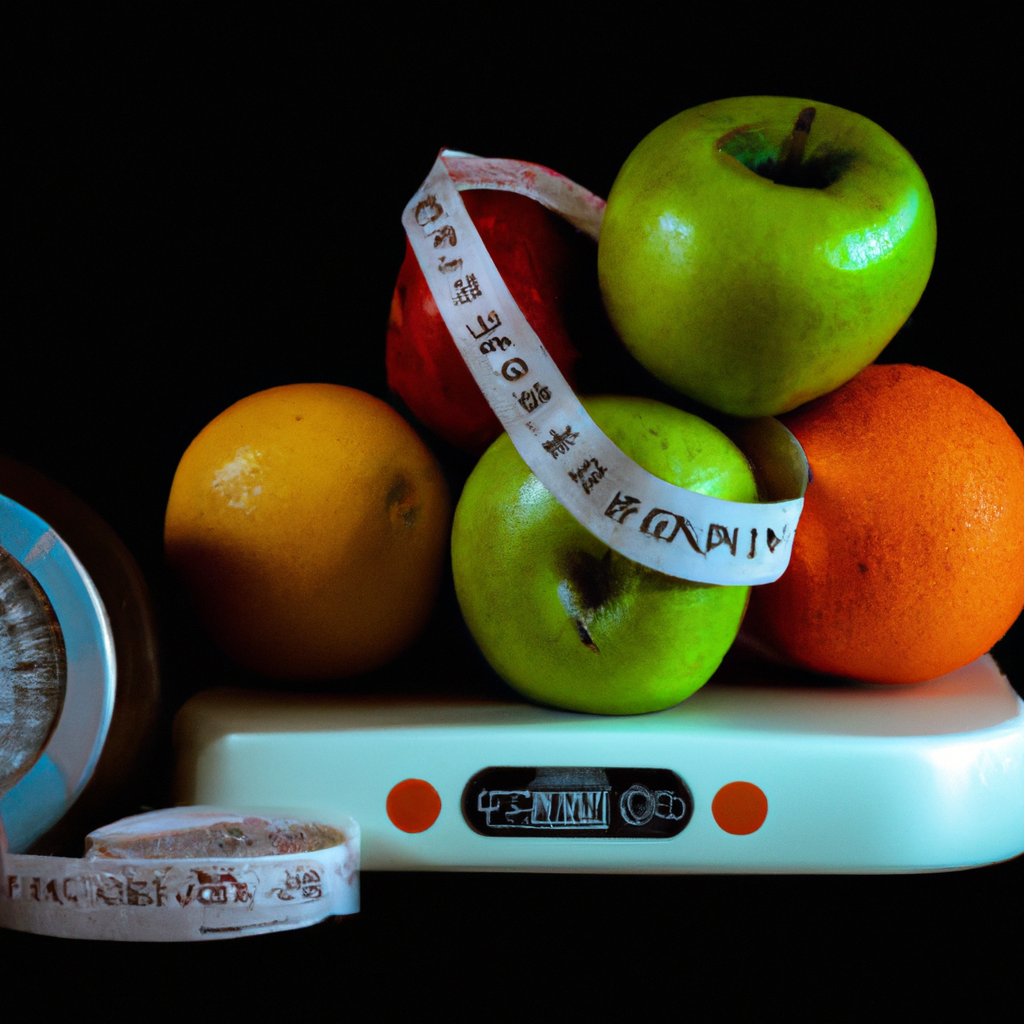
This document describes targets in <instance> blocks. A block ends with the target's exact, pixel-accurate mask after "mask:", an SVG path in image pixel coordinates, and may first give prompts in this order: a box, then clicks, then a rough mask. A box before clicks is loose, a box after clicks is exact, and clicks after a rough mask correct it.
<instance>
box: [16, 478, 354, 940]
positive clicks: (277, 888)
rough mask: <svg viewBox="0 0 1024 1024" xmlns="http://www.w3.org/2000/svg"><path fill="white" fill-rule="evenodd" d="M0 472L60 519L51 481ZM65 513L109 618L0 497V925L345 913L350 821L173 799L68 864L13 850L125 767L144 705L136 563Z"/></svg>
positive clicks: (262, 928) (145, 647)
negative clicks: (173, 804) (129, 734)
mask: <svg viewBox="0 0 1024 1024" xmlns="http://www.w3.org/2000/svg"><path fill="white" fill-rule="evenodd" d="M0 469H3V470H4V471H5V473H6V475H7V477H8V481H10V480H11V479H13V480H14V485H15V486H14V489H16V490H19V491H22V490H23V491H24V492H25V493H29V494H32V495H33V496H35V497H39V496H40V494H42V496H43V497H44V499H45V498H46V496H47V495H49V497H50V498H51V499H53V498H54V496H55V495H56V497H57V499H59V500H58V501H57V504H56V505H53V506H52V507H53V508H54V509H57V510H58V515H60V514H61V513H60V511H59V509H60V507H61V505H62V503H64V502H65V501H66V500H67V496H66V495H63V494H62V493H61V492H60V489H54V490H50V489H49V488H48V485H46V484H41V483H40V481H41V478H39V477H38V475H36V474H33V473H31V472H30V471H24V472H23V473H22V474H21V476H19V475H18V472H17V471H16V469H12V467H11V465H9V464H7V462H6V460H5V461H4V463H3V464H2V465H0ZM17 469H23V467H17ZM26 482H27V485H28V486H27V487H22V486H20V485H26ZM40 486H42V491H41V492H40V491H39V490H38V488H39V487H40ZM45 503H46V502H45V500H44V504H45ZM68 507H70V510H71V515H72V517H73V518H70V519H68V520H67V522H68V523H69V524H73V525H72V529H75V530H79V531H82V530H84V531H85V532H80V533H79V538H80V539H81V540H82V543H83V545H84V547H85V548H86V549H88V550H89V558H90V562H91V563H92V564H93V565H94V566H95V567H96V568H97V571H98V573H99V574H100V575H101V576H102V577H103V591H104V592H105V593H106V595H107V596H108V597H110V598H111V600H112V602H113V603H114V607H113V608H112V609H111V610H112V611H113V613H114V614H113V615H110V614H108V606H107V604H106V603H105V602H104V600H103V596H102V595H101V592H100V588H98V587H97V585H96V583H95V582H94V580H93V578H92V576H91V575H90V572H89V571H88V570H87V569H86V567H85V565H84V564H83V562H82V561H81V560H80V559H79V558H78V557H77V555H76V553H75V551H74V550H72V548H71V547H70V546H69V544H68V543H67V541H66V540H65V539H64V537H62V536H61V535H60V534H58V533H57V532H56V531H55V530H54V529H53V527H52V526H51V525H50V524H49V523H48V522H47V521H45V520H44V519H42V518H41V517H40V516H38V515H36V514H35V513H34V512H33V511H31V510H30V509H28V508H26V507H25V506H23V505H21V504H20V503H18V502H16V501H14V500H12V499H11V498H9V497H7V496H4V495H0V927H6V928H13V929H16V930H20V931H29V932H34V933H37V934H42V935H53V936H62V937H66V938H89V939H120V940H131V941H136V940H152V941H173V940H197V939H216V938H230V937H234V936H238V935H246V934H258V933H260V932H268V931H278V930H282V929H291V928H299V927H303V926H305V925H309V924H313V923H316V922H318V921H321V920H323V919H325V918H327V917H332V916H337V915H340V914H350V913H353V912H355V911H356V910H358V908H359V886H358V869H359V828H358V826H357V825H356V823H355V822H353V821H351V819H345V820H344V821H343V822H340V823H338V824H336V825H322V824H318V823H316V822H315V821H309V820H307V821H303V820H299V819H298V818H296V817H294V813H292V814H291V815H288V816H282V815H280V814H271V815H268V814H265V813H263V812H246V813H241V812H238V811H232V810H221V809H209V808H179V809H174V810H171V811H154V812H150V813H148V814H144V815H139V816H135V817H132V818H127V819H123V820H121V821H119V822H117V823H115V824H114V825H110V826H105V827H104V828H102V829H99V830H97V831H94V832H93V833H91V834H90V836H89V837H88V838H87V844H86V845H87V849H86V856H85V858H84V859H83V858H69V857H56V856H41V855H35V854H28V853H25V852H22V851H24V850H25V849H26V848H27V847H29V846H30V845H31V844H32V843H33V842H35V841H36V840H38V839H39V837H40V836H42V835H44V834H49V833H50V832H51V831H52V828H53V826H55V825H56V824H57V823H58V822H60V821H61V819H63V818H65V817H67V816H68V812H69V811H71V810H73V809H74V808H75V807H76V806H77V802H78V801H79V800H80V799H81V798H82V795H83V793H87V792H88V789H89V785H90V783H91V782H92V781H93V780H94V779H95V777H96V775H97V774H100V775H103V774H105V775H106V776H108V777H109V776H111V775H116V774H117V772H116V768H117V760H118V757H119V756H121V755H123V756H124V758H125V760H124V761H123V762H122V764H121V771H122V774H123V773H125V772H130V770H131V767H132V763H133V762H132V756H133V754H134V753H136V752H137V746H138V743H139V742H141V737H143V736H144V735H145V733H146V730H145V728H144V726H145V725H146V723H147V721H148V719H149V717H150V711H151V710H153V709H152V708H151V707H150V706H149V704H152V703H155V700H154V698H155V687H154V686H151V685H150V684H152V683H154V682H155V679H154V678H153V677H152V675H151V673H150V672H149V669H152V668H153V662H154V658H153V650H152V636H151V630H150V628H149V626H148V620H147V619H146V613H145V610H144V608H142V607H139V606H131V605H132V602H139V603H141V605H144V604H145V594H144V590H143V589H142V585H141V579H140V578H138V577H137V575H136V574H137V569H135V568H134V563H133V562H131V559H130V556H128V555H127V552H125V551H123V550H120V551H119V550H117V548H116V545H115V544H114V540H113V539H112V535H111V534H110V532H109V528H107V527H105V525H104V524H102V523H101V522H100V521H99V520H98V517H95V514H94V513H91V512H90V511H89V510H87V509H85V508H84V506H80V505H79V504H76V503H75V502H73V501H72V502H71V504H70V506H68ZM66 511H67V509H66V508H65V512H66ZM90 517H92V519H91V520H90ZM83 523H84V524H85V526H84V527H83ZM101 555H102V557H101ZM124 668H128V669H134V673H132V674H131V676H132V677H130V678H129V677H126V676H125V675H124V673H123V672H122V671H121V670H122V669H124ZM146 698H149V702H148V703H147V699H146ZM119 702H120V704H121V715H120V722H121V723H122V724H121V728H122V730H125V729H127V730H128V731H130V727H131V720H132V717H133V716H134V717H135V718H137V722H138V727H137V729H136V734H137V735H136V742H135V744H132V743H131V742H115V743H114V744H111V743H110V741H111V735H112V732H114V731H115V728H114V727H115V726H116V725H117V722H118V720H119V719H118V714H117V708H116V707H115V705H117V704H118V703H119ZM126 703H127V704H128V708H127V717H126V712H125V708H124V705H125V704H126ZM111 745H112V746H113V751H112V752H111V751H110V749H109V748H110V747H111ZM105 762H106V764H107V766H108V767H107V768H106V770H104V768H103V765H104V763H105ZM100 820H102V819H100ZM79 834H80V833H79Z"/></svg>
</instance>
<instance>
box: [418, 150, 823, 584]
mask: <svg viewBox="0 0 1024 1024" xmlns="http://www.w3.org/2000/svg"><path fill="white" fill-rule="evenodd" d="M460 188H491V189H499V190H506V191H512V192H518V193H520V194H522V195H528V196H531V197H532V198H534V199H536V200H537V201H538V202H540V203H542V204H543V205H544V206H546V207H548V208H549V209H551V210H553V211H554V212H556V213H558V214H560V215H561V216H563V217H565V218H566V219H567V220H568V221H569V222H570V223H572V224H574V225H575V226H576V227H577V228H579V229H580V230H582V231H584V232H586V233H587V234H589V235H590V236H591V237H592V238H595V239H596V238H597V237H598V235H599V233H600V223H601V217H602V215H603V211H604V202H603V200H601V199H599V198H598V197H597V196H594V195H593V194H592V193H590V192H587V190H586V189H583V188H581V187H580V186H579V185H576V184H575V183H573V182H571V181H569V180H568V179H567V178H564V177H562V176H561V175H558V174H555V173H554V172H553V171H549V170H548V169H547V168H544V167H540V166H539V165H536V164H527V163H523V162H521V161H513V160H485V159H482V158H479V157H472V156H469V155H467V154H460V153H455V152H453V151H449V150H445V151H444V152H442V154H441V156H439V157H438V159H437V162H436V163H435V164H434V167H433V169H432V170H431V172H430V174H429V175H428V177H427V179H426V181H424V183H423V185H422V186H421V187H420V189H419V191H418V192H417V193H416V195H415V196H413V198H412V200H411V201H410V202H409V204H408V206H407V207H406V209H405V213H404V215H403V217H402V223H403V226H404V227H405V231H406V234H407V235H408V237H409V242H410V244H411V245H412V249H413V252H414V253H415V254H416V258H417V260H418V261H419V264H420V267H421V269H422V270H423V274H424V277H425V278H426V280H427V284H428V285H429V287H430V290H431V292H432V293H433V296H434V299H435V301H436V302H437V308H438V310H439V311H440V313H441V316H442V317H443V319H444V322H445V324H446V325H447V327H448V330H449V332H450V333H451V336H452V338H453V340H454V342H455V344H456V345H457V346H458V349H459V352H460V353H461V354H462V357H463V359H465V361H466V364H467V365H468V367H469V369H470V372H471V373H472V374H473V377H474V379H475V380H476V382H477V384H478V385H479V387H480V390H481V391H482V392H483V394H484V397H485V398H486V399H487V401H488V402H489V403H490V405H491V408H492V409H493V410H494V412H495V415H497V417H498V419H499V420H500V421H501V424H502V426H503V427H504V428H505V430H506V431H507V432H508V434H509V437H510V438H511V440H512V443H513V444H514V445H515V447H516V450H517V451H518V452H519V454H520V455H521V456H522V458H523V460H524V461H525V462H526V464H527V465H528V466H529V467H530V469H531V470H532V471H533V473H534V475H535V476H536V477H537V478H538V479H539V480H540V482H541V483H542V484H543V485H544V486H545V487H546V488H547V489H548V490H549V491H550V492H551V494H552V495H553V496H554V497H555V498H556V499H557V501H558V502H559V503H560V504H561V505H563V506H564V507H565V508H566V509H568V510H569V512H571V513H572V515H573V516H575V518H576V519H577V520H579V522H580V523H582V524H583V526H585V527H586V528H587V529H588V530H589V531H590V532H591V533H592V534H594V536H596V537H598V538H599V539H600V540H602V541H603V542H604V543H605V544H607V545H608V546H609V547H610V548H613V549H614V550H615V551H618V552H619V553H620V554H622V555H625V556H626V557H627V558H630V559H632V560H633V561H635V562H640V563H641V564H642V565H646V566H648V567H649V568H651V569H656V570H658V571H659V572H663V573H666V574H668V575H670V576H678V577H682V578H684V579H688V580H694V581H696V582H699V583H720V584H732V585H750V584H757V583H770V582H772V581H773V580H776V579H778V578H779V577H780V576H781V575H782V573H783V572H784V571H785V569H786V566H787V565H788V564H789V557H790V553H791V550H792V544H793V535H794V533H795V531H796V525H797V521H798V520H799V518H800V512H801V510H802V508H803V497H802V495H803V487H804V486H805V485H806V461H805V460H802V452H800V451H799V445H797V444H796V442H795V440H792V438H791V435H790V439H791V440H792V446H795V451H794V447H792V446H791V447H790V449H789V451H788V452H786V446H785V445H784V444H783V445H780V444H779V443H778V432H779V431H781V432H784V433H788V432H785V428H784V427H782V425H781V424H779V423H778V422H777V421H772V422H773V423H774V427H771V428H766V429H767V431H768V433H773V434H774V436H775V441H774V442H769V443H766V444H765V445H764V447H765V449H766V450H768V449H772V450H775V451H776V452H777V453H778V454H779V455H781V456H782V457H787V456H788V457H789V458H791V459H794V460H795V461H797V462H801V463H802V470H801V469H800V468H797V469H795V470H794V469H793V468H790V469H787V470H786V471H784V472H783V473H782V474H781V475H782V476H785V477H786V478H787V479H788V480H789V481H790V482H791V483H792V482H793V481H796V485H795V486H790V487H789V488H788V490H789V493H787V494H786V495H785V498H786V500H782V501H773V502H768V503H762V504H746V503H742V502H733V501H725V500H723V499H721V498H712V497H708V496H706V495H702V494H697V493H695V492H693V491H689V490H687V489H685V488H683V487H677V486H675V485H673V484H670V483H667V482H666V481H664V480H661V479H659V478H658V477H656V476H654V475H653V474H651V473H649V472H648V471H647V470H645V469H643V468H642V467H641V466H639V465H637V464H636V463H635V462H634V461H633V460H632V459H630V458H629V457H628V456H627V455H625V454H624V453H623V452H622V451H621V450H620V449H619V448H618V447H617V446H616V445H615V444H614V443H613V442H612V441H611V440H610V439H609V438H608V437H607V436H606V435H605V434H604V433H603V432H602V431H601V429H600V428H599V427H598V426H597V424H596V423H594V421H593V420H592V419H591V417H590V416H589V414H588V413H587V411H586V410H585V409H584V408H583V405H582V403H581V402H580V400H579V399H578V398H577V397H576V395H575V394H574V393H573V391H572V388H571V387H570V386H569V384H568V382H567V381H566V379H565V378H564V377H563V376H562V373H561V371H560V370H559V369H558V367H557V366H556V365H555V362H554V360H553V359H552V358H551V356H550V355H549V354H548V352H547V350H546V349H545V348H544V345H543V344H542V342H541V340H540V338H538V337H537V335H536V333H535V332H534V331H533V329H532V328H531V327H530V325H529V323H528V322H527V320H526V317H525V316H523V314H522V312H521V311H520V309H519V307H518V305H517V304H516V301H515V299H513V297H512V295H511V293H510V292H509V290H508V288H507V286H506V285H505V282H504V281H503V280H502V278H501V275H500V274H499V273H498V270H497V268H496V267H495V265H494V261H493V260H492V259H491V257H490V255H489V253H488V252H487V249H486V247H485V246H484V244H483V242H482V240H481V239H480V235H479V233H478V232H477V230H476V227H475V226H474V224H473V221H472V220H471V219H470V216H469V214H468V212H467V211H466V207H465V204H464V203H463V202H462V199H461V197H460V196H459V189H460ZM796 453H799V455H797V454H796ZM580 467H586V469H587V471H586V472H584V473H582V474H581V473H580V472H579V468H580ZM801 474H802V476H801ZM595 478H596V482H595ZM801 479H802V484H801V483H800V482H799V481H800V480H801ZM584 482H586V484H587V487H586V488H584V487H583V483H584Z"/></svg>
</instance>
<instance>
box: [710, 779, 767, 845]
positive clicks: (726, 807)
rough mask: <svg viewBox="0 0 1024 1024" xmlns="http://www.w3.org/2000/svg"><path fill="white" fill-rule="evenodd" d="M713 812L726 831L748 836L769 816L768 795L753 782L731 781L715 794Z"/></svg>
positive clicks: (720, 826) (712, 802) (719, 824)
mask: <svg viewBox="0 0 1024 1024" xmlns="http://www.w3.org/2000/svg"><path fill="white" fill-rule="evenodd" d="M711 813H712V814H713V815H714V816H715V821H717V822H718V827H719V828H721V829H722V830H724V831H725V832H728V833H730V834H731V835H734V836H748V835H750V833H751V832H756V831H757V830H758V829H759V828H760V827H761V826H762V825H763V824H764V819H765V818H767V817H768V797H766V796H765V795H764V793H762V792H761V790H760V789H758V787H757V786H755V785H754V784H753V783H752V782H730V783H728V784H727V785H725V786H723V787H722V788H721V789H720V790H719V791H718V792H717V793H716V794H715V799H714V800H712V801H711Z"/></svg>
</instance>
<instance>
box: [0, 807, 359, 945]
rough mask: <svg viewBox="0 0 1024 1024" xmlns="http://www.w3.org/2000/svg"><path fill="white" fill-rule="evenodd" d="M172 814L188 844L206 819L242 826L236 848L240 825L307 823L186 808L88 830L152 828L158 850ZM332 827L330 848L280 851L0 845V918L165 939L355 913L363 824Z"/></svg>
mask: <svg viewBox="0 0 1024 1024" xmlns="http://www.w3.org/2000/svg"><path fill="white" fill-rule="evenodd" d="M169 821H170V822H173V825H174V826H175V831H176V833H177V835H178V836H179V837H180V836H184V837H185V838H184V841H185V842H187V835H188V830H189V829H192V830H193V831H195V832H196V833H197V834H200V835H203V836H204V838H205V834H206V832H207V826H208V825H209V824H210V823H211V821H214V822H216V823H217V824H218V825H226V826H227V827H226V829H225V831H226V832H228V833H229V834H228V838H229V840H230V838H231V833H238V835H239V840H238V845H240V846H242V847H244V836H245V834H246V830H248V831H249V832H253V831H263V832H266V831H268V827H269V830H271V831H272V830H273V829H274V828H280V827H283V828H284V829H287V828H289V827H290V828H291V829H292V830H293V831H300V830H301V829H302V827H303V826H302V825H301V824H300V823H298V822H296V821H295V820H294V819H290V818H289V819H284V820H282V819H273V818H267V817H257V816H255V815H253V814H249V815H242V814H239V813H237V812H233V811H221V810H218V809H215V808H206V807H187V808H175V809H173V810H169V811H153V812H150V813H149V814H143V815H138V816H136V817H134V818H127V819H125V820H124V821H122V822H118V823H116V824H114V825H108V826H107V827H106V828H105V829H101V830H99V832H97V833H94V834H93V835H94V837H95V836H97V835H100V834H102V833H104V832H116V831H118V829H119V828H120V829H124V827H125V826H126V825H127V826H129V827H132V828H134V829H135V830H136V832H139V831H142V830H145V829H149V830H150V831H151V832H152V833H154V834H155V838H154V840H153V843H152V845H153V846H154V847H156V849H155V850H154V853H157V854H158V853H159V848H158V847H159V840H160V833H161V832H162V831H164V832H165V831H166V830H167V828H168V823H169ZM313 827H314V828H316V829H317V830H318V831H325V829H324V828H323V826H313ZM0 828H2V825H0ZM332 831H334V833H335V836H336V838H337V839H339V840H340V841H339V842H335V843H334V844H333V845H331V846H327V847H325V848H323V849H318V850H314V851H310V852H297V853H285V854H283V855H279V856H274V855H264V856H259V857H244V856H241V857H237V856H232V855H231V853H230V852H228V853H226V854H225V855H224V856H222V857H159V856H147V857H138V856H136V857H123V858H122V857H109V856H107V857H94V858H89V857H86V858H70V857H39V856H29V855H24V854H5V853H3V852H0V926H2V927H5V928H13V929H15V930H17V931H26V932H34V933H35V934H37V935H53V936H60V937H62V938H72V939H114V940H122V941H151V942H171V941H196V940H203V939H224V938H233V937H236V936H239V935H259V934H262V933H265V932H274V931H283V930H287V929H291V928H303V927H306V926H307V925H311V924H316V923H317V922H319V921H323V920H325V919H326V918H328V917H335V916H339V915H342V914H352V913H355V912H356V911H358V909H359V828H358V826H357V825H356V823H355V822H354V821H352V820H351V819H346V821H345V822H344V824H343V825H342V826H341V828H340V829H336V830H332ZM178 841H179V842H181V841H182V840H181V839H180V838H179V840H178ZM2 843H3V837H2V834H0V847H2Z"/></svg>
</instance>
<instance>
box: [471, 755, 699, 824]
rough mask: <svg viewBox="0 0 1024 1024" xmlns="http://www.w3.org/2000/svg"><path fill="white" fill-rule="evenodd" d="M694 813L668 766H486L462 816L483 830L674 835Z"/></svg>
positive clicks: (683, 787) (687, 792) (685, 790)
mask: <svg viewBox="0 0 1024 1024" xmlns="http://www.w3.org/2000/svg"><path fill="white" fill-rule="evenodd" d="M692 814H693V797H692V796H691V795H690V790H689V788H688V787H687V785H686V783H685V782H683V780H682V779H681V778H680V777H679V776H678V775H677V774H676V773H675V772H674V771H672V770H671V769H668V768H582V767H566V766H542V767H510V766H505V767H494V768H484V769H483V770H482V771H479V772H477V773H476V775H474V776H473V777H472V778H471V779H470V780H469V782H467V783H466V787H465V789H464V790H463V791H462V816H463V817H464V818H465V820H466V823H467V824H468V825H469V827H470V828H472V829H473V831H474V832H478V833H479V834H480V835H484V836H522V837H527V836H561V837H566V836H575V837H580V838H586V837H590V838H608V839H670V838H671V837H672V836H676V835H678V834H679V833H680V832H682V830H683V829H684V828H686V825H687V823H688V822H689V820H690V817H691V815H692Z"/></svg>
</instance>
